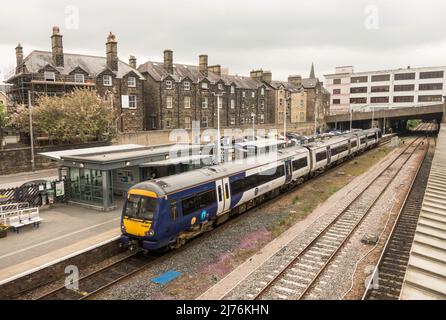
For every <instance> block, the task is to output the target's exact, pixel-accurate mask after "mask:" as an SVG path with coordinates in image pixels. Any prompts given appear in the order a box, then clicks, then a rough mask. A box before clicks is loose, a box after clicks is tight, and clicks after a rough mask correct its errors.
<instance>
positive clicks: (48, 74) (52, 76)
mask: <svg viewBox="0 0 446 320" xmlns="http://www.w3.org/2000/svg"><path fill="white" fill-rule="evenodd" d="M43 77H44V78H45V81H56V73H55V72H53V71H45V72H44V73H43Z"/></svg>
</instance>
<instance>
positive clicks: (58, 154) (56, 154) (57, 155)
mask: <svg viewBox="0 0 446 320" xmlns="http://www.w3.org/2000/svg"><path fill="white" fill-rule="evenodd" d="M140 148H141V149H142V148H145V147H144V146H143V145H140V144H122V145H116V146H106V147H94V148H82V149H70V150H61V151H51V152H41V153H39V155H40V156H42V157H46V158H49V159H52V160H62V159H63V158H65V157H72V156H82V155H90V154H98V153H109V152H116V151H128V150H135V149H140Z"/></svg>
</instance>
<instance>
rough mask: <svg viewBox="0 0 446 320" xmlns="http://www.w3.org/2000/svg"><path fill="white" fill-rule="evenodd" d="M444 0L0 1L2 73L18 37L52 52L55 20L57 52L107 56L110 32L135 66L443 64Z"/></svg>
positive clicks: (280, 70)
mask: <svg viewBox="0 0 446 320" xmlns="http://www.w3.org/2000/svg"><path fill="white" fill-rule="evenodd" d="M445 9H446V2H445V1H441V0H438V1H436V0H401V1H400V0H392V1H390V0H382V1H377V0H369V1H363V0H308V1H302V0H299V1H298V0H290V1H281V0H274V1H273V0H269V1H259V0H256V1H250V0H235V1H233V0H218V1H217V0H202V1H197V0H132V1H117V0H94V1H93V0H87V1H85V0H71V1H65V0H58V1H54V0H22V1H7V2H6V1H3V2H2V6H1V18H0V30H1V31H2V32H1V36H0V37H1V38H0V39H1V41H0V72H1V73H0V80H1V79H2V78H3V77H4V76H5V74H6V73H7V71H8V70H9V69H12V68H13V67H14V66H15V53H14V48H15V46H16V45H17V43H18V42H20V43H21V44H22V46H23V47H24V53H25V56H26V55H27V54H28V53H29V52H31V51H32V50H36V49H38V50H51V42H50V34H51V28H52V26H53V25H58V26H60V28H61V32H62V33H63V35H64V50H65V52H70V53H85V54H94V55H105V40H106V36H107V33H108V32H109V31H113V33H115V34H116V36H117V39H118V42H119V43H118V55H119V57H120V58H121V59H122V60H125V61H127V60H128V56H129V55H130V54H135V55H136V57H137V58H138V64H139V63H143V62H144V61H146V60H148V59H151V60H157V61H162V52H163V50H164V49H166V48H169V49H172V50H173V51H174V63H175V62H178V63H193V64H197V63H198V55H199V54H202V53H206V54H208V55H209V64H221V65H222V67H227V68H229V71H230V73H233V74H236V73H237V74H241V75H248V74H249V71H250V70H252V69H255V68H263V69H265V70H271V71H272V73H273V78H274V79H276V80H285V79H286V77H287V76H288V75H289V74H302V75H303V76H304V77H307V76H308V74H309V71H310V65H311V62H312V61H314V64H315V69H316V75H317V76H318V77H319V78H321V80H322V79H323V75H324V74H326V73H332V72H334V67H335V66H338V65H353V66H354V67H355V71H367V70H378V69H383V68H398V67H406V66H409V65H410V66H413V67H415V66H436V65H445V64H446V63H445V59H446V31H445V30H446V18H445V11H446V10H445Z"/></svg>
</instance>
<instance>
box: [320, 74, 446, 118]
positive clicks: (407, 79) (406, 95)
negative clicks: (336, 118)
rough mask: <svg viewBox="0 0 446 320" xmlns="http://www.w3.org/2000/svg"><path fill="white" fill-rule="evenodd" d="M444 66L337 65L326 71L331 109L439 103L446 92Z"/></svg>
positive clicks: (334, 110)
mask: <svg viewBox="0 0 446 320" xmlns="http://www.w3.org/2000/svg"><path fill="white" fill-rule="evenodd" d="M445 72H446V67H422V68H411V67H407V68H400V69H393V70H380V71H367V72H354V71H353V67H352V66H346V67H337V68H336V71H335V73H334V74H327V75H325V79H326V87H327V89H328V90H329V91H330V93H331V112H332V113H343V112H349V110H350V108H352V109H365V108H377V107H389V108H399V107H413V106H421V105H423V106H426V105H430V104H438V103H439V102H441V101H442V100H443V96H445V95H446V83H445V82H446V78H445Z"/></svg>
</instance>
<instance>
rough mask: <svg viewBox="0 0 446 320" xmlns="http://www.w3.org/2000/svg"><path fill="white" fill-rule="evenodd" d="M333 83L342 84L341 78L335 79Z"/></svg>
mask: <svg viewBox="0 0 446 320" xmlns="http://www.w3.org/2000/svg"><path fill="white" fill-rule="evenodd" d="M333 84H341V79H333Z"/></svg>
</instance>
